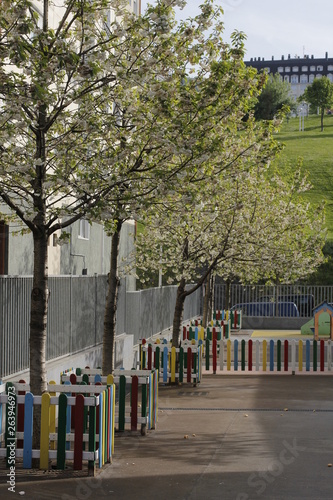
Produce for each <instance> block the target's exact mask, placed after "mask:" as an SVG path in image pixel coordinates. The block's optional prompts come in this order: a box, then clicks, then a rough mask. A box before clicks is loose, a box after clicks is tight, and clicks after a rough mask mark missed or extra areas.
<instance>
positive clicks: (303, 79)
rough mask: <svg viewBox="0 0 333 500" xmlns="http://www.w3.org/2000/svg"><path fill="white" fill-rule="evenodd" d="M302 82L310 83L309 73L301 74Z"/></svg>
mask: <svg viewBox="0 0 333 500" xmlns="http://www.w3.org/2000/svg"><path fill="white" fill-rule="evenodd" d="M300 82H301V83H308V75H301V77H300Z"/></svg>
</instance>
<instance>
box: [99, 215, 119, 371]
mask: <svg viewBox="0 0 333 500" xmlns="http://www.w3.org/2000/svg"><path fill="white" fill-rule="evenodd" d="M122 224H123V222H122V221H118V223H117V228H116V231H115V233H114V234H113V235H112V242H111V261H110V273H109V288H108V295H107V298H106V304H105V313H104V333H103V364H102V370H103V375H108V374H109V373H112V372H113V370H114V350H115V349H114V348H115V338H116V312H117V301H118V291H119V284H120V279H119V276H118V255H119V241H120V231H121V227H122Z"/></svg>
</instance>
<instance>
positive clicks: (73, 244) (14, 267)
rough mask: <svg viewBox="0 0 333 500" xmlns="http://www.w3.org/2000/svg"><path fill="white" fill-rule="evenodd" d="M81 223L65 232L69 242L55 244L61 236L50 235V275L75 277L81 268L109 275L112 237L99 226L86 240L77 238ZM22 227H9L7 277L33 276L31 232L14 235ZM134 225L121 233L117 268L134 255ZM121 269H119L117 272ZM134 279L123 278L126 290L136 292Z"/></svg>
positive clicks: (93, 228) (89, 273)
mask: <svg viewBox="0 0 333 500" xmlns="http://www.w3.org/2000/svg"><path fill="white" fill-rule="evenodd" d="M79 228H80V222H79V221H78V222H76V223H75V224H73V225H72V226H71V227H70V228H68V229H67V231H68V232H69V233H70V234H71V237H70V241H69V242H68V243H64V244H62V245H61V246H60V245H59V244H58V238H59V236H60V234H59V233H58V234H54V235H51V237H50V240H49V247H48V253H49V255H48V269H49V275H50V276H58V275H69V274H72V275H74V276H78V275H81V274H82V271H83V269H87V274H88V275H94V274H108V273H109V271H110V257H111V238H110V237H109V236H107V235H106V234H105V232H104V229H103V226H102V225H101V224H96V223H93V224H92V225H91V226H90V231H89V232H90V234H89V239H84V238H81V237H80V236H79ZM21 229H22V227H21V226H18V225H17V224H10V225H9V234H8V275H9V276H26V275H32V274H33V239H32V234H31V233H26V234H17V233H18V231H19V230H21ZM134 236H135V223H134V222H133V221H129V222H125V223H124V225H123V228H122V231H121V237H120V248H119V266H120V268H121V267H122V268H124V265H125V263H126V262H128V260H129V259H130V258H131V257H132V256H133V252H134ZM120 270H121V269H120ZM135 286H136V279H135V277H134V276H128V277H126V287H127V289H128V290H131V291H133V290H135Z"/></svg>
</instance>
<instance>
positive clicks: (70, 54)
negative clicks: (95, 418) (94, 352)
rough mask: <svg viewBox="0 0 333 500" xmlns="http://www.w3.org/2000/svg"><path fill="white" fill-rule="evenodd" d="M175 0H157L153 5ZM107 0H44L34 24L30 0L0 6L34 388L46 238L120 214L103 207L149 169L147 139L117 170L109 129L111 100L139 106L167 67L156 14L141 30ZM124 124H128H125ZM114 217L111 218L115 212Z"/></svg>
mask: <svg viewBox="0 0 333 500" xmlns="http://www.w3.org/2000/svg"><path fill="white" fill-rule="evenodd" d="M177 3H178V2H177V0H174V1H171V2H170V1H168V2H162V1H161V2H159V4H158V6H157V8H158V7H159V6H161V8H162V9H164V8H165V9H167V8H168V6H170V5H172V4H177ZM109 4H110V2H108V1H107V0H81V1H80V2H77V1H76V0H68V1H67V2H66V3H65V5H59V4H58V5H54V2H50V1H49V0H44V2H43V16H42V19H41V21H42V27H40V19H39V15H38V13H37V12H36V11H34V10H33V6H32V4H31V3H30V2H29V1H28V0H14V1H9V0H4V1H3V2H1V5H0V25H1V32H0V58H1V63H0V83H1V85H0V99H1V115H0V198H1V200H2V201H3V202H4V204H5V205H6V206H7V207H8V208H9V209H10V214H9V216H10V217H14V218H16V220H19V221H20V222H21V224H22V227H23V229H24V230H29V231H31V233H32V237H33V245H34V270H33V289H32V301H31V315H30V386H31V391H32V392H33V393H35V394H41V393H42V392H43V391H45V390H46V370H45V347H46V323H47V314H48V296H49V290H48V269H47V252H48V239H49V237H50V236H51V235H52V234H53V233H54V232H56V231H58V232H64V233H65V230H66V228H68V227H69V226H70V225H71V224H73V223H74V222H75V221H77V220H79V219H80V218H82V217H85V218H87V219H90V220H100V219H101V217H102V215H103V213H104V211H106V210H107V212H108V214H109V215H110V214H111V216H113V215H114V214H116V215H118V213H117V212H115V210H113V209H111V208H110V207H112V206H114V203H115V202H117V203H118V201H119V199H120V200H122V203H125V202H126V197H125V196H124V197H122V192H123V188H124V186H129V185H132V186H133V185H134V183H136V182H137V178H138V177H140V176H143V175H144V174H145V175H146V177H148V174H147V172H149V166H148V165H147V163H145V169H144V170H142V169H141V170H140V167H141V165H142V159H144V157H145V155H146V153H147V151H148V150H149V149H151V144H149V147H148V148H146V147H145V143H142V144H141V149H140V154H139V156H138V157H137V161H136V162H134V163H130V162H129V163H128V165H129V168H124V166H125V165H126V163H125V161H124V158H125V155H127V154H128V151H123V150H122V148H121V147H118V146H119V144H120V145H121V137H120V134H118V135H117V137H114V136H113V132H114V130H115V129H116V127H117V123H118V122H119V120H120V116H119V113H118V111H117V102H119V101H120V102H122V103H125V104H126V105H127V109H126V111H127V112H128V113H129V109H130V104H133V105H135V103H138V102H139V103H140V106H141V109H142V108H143V99H144V95H145V94H146V93H147V86H148V85H149V84H151V85H152V86H153V85H154V84H155V83H156V85H157V86H158V88H159V90H161V85H162V82H159V81H158V79H159V78H160V77H161V75H163V74H164V75H167V71H168V67H167V66H166V67H165V69H164V73H163V72H162V69H163V68H162V66H163V58H164V57H165V54H164V48H165V46H164V45H163V34H164V18H163V15H162V16H159V15H157V14H156V13H155V14H156V15H155V17H154V19H153V16H152V20H151V23H150V26H149V29H150V31H149V32H148V34H147V33H146V32H145V30H144V29H141V30H140V25H139V24H138V23H139V22H140V21H139V20H137V19H135V17H134V16H130V15H128V14H127V1H126V0H114V1H113V2H112V7H113V9H114V13H115V16H114V19H115V20H114V21H113V22H112V23H110V15H109V14H110V11H109ZM51 7H52V8H53V9H54V16H52V18H53V17H54V18H56V19H59V21H58V23H57V24H56V25H55V26H50V25H49V21H48V20H49V10H50V8H51ZM125 18H126V19H125ZM122 19H125V22H122V21H121V20H122ZM146 35H147V36H146ZM140 37H141V40H142V41H143V42H144V41H145V43H142V44H140V43H139V42H140ZM159 37H160V38H159ZM154 40H155V42H154ZM153 42H154V43H153ZM152 46H153V48H154V50H153V49H152ZM146 53H147V56H145V54H146ZM152 55H154V58H153V59H152V58H151V57H152ZM177 55H178V54H177V53H176V54H175V56H174V57H177ZM170 57H171V56H170ZM155 64H156V67H157V68H158V71H157V74H156V75H154V71H153V69H152V68H153V67H154V65H155ZM138 96H139V97H138ZM161 107H162V105H161V106H160V108H161ZM123 112H124V110H123ZM132 114H134V113H132ZM129 115H130V113H129ZM130 116H131V115H130ZM145 123H147V122H145ZM131 127H133V124H131V123H128V122H127V124H126V128H123V131H124V130H129V129H130V128H131ZM118 128H119V127H118ZM155 130H156V128H155ZM167 140H168V137H166V138H165V143H164V147H165V144H166V143H167ZM115 141H118V142H117V144H115ZM119 141H120V142H119ZM113 145H114V147H113ZM158 173H159V174H160V175H161V171H157V174H156V175H158ZM135 194H137V193H135ZM106 207H107V209H106ZM116 207H117V205H116ZM4 211H6V210H4ZM7 217H8V213H4V214H3V218H7ZM113 220H114V221H115V222H114V223H113V224H116V222H117V219H116V216H115V217H114V218H113ZM110 225H112V224H110ZM63 236H64V234H63Z"/></svg>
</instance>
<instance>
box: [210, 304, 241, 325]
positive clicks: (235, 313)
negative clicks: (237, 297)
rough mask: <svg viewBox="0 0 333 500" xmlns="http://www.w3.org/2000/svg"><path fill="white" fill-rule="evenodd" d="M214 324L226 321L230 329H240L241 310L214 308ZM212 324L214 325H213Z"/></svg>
mask: <svg viewBox="0 0 333 500" xmlns="http://www.w3.org/2000/svg"><path fill="white" fill-rule="evenodd" d="M213 318H214V324H216V323H218V322H221V321H223V322H228V323H229V325H230V328H231V330H241V328H242V310H241V309H236V310H230V311H224V310H216V311H214V314H213ZM213 326H214V325H213Z"/></svg>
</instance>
